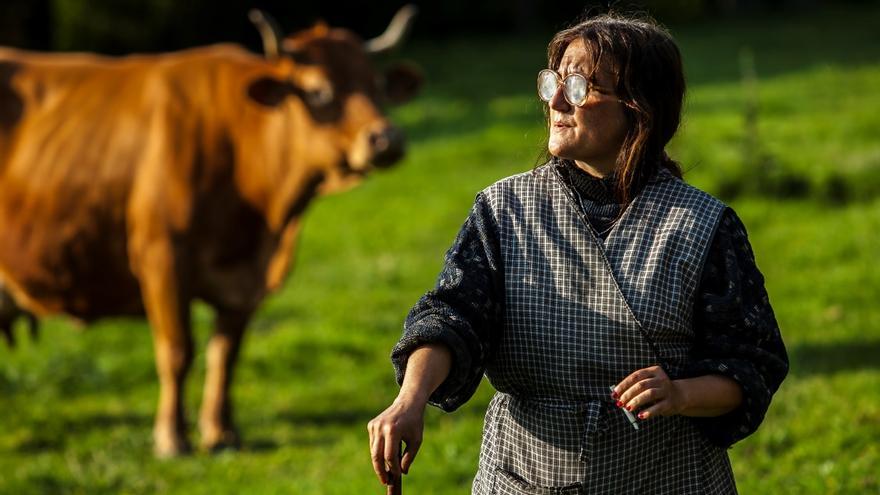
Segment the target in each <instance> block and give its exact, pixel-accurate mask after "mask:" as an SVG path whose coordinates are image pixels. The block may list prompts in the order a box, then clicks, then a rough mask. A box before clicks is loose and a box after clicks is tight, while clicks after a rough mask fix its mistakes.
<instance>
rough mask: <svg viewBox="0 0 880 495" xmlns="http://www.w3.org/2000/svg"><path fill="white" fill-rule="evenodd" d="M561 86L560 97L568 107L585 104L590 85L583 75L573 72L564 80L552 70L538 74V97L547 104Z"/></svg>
mask: <svg viewBox="0 0 880 495" xmlns="http://www.w3.org/2000/svg"><path fill="white" fill-rule="evenodd" d="M560 84H561V85H562V96H564V97H565V101H567V102H568V103H569V104H570V105H574V106H576V107H579V106H581V105H583V104H584V103H586V101H587V96H588V95H589V94H590V89H591V87H592V84H590V82H589V81H587V78H586V77H584V75H583V74H578V73H576V72H573V73H571V74H569V75H567V76H565V77H564V78H563V77H562V76H560V75H559V73H558V72H556V71H555V70H553V69H544V70H542V71H541V72H538V96H539V97H540V98H541V99H542V100H544V101H545V102H547V103H550V100H552V99H553V96H554V95H556V91H558V90H559V85H560Z"/></svg>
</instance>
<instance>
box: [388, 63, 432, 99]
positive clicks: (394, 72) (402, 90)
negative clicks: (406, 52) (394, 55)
mask: <svg viewBox="0 0 880 495" xmlns="http://www.w3.org/2000/svg"><path fill="white" fill-rule="evenodd" d="M424 81H425V76H424V75H422V70H421V69H419V68H418V67H416V66H415V65H414V64H411V63H406V62H400V63H397V64H394V65H392V66H391V67H388V68H387V69H385V88H384V89H385V97H386V98H388V101H389V102H390V103H391V104H394V105H399V104H401V103H406V102H407V101H409V100H411V99H412V98H413V97H414V96H415V95H416V94H418V92H419V89H421V87H422V84H423V83H424Z"/></svg>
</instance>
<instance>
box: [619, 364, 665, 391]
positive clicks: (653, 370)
mask: <svg viewBox="0 0 880 495" xmlns="http://www.w3.org/2000/svg"><path fill="white" fill-rule="evenodd" d="M658 369H660V370H662V368H660V367H659V366H649V367H647V368H642V369H639V370H636V371H633V372H632V373H630V374H629V376H627V377H626V378H624V379H623V380H621V381H620V383H618V384H617V385H615V386H614V393H613V394H612V397H614V398H615V399H619V398H620V396H621V395H623V394H624V392H626V391H627V390H629V388H630V387H632V386H633V385H635V384H636V383H638V382H640V381H642V380H647V379H649V378H654V377H655V376H656V375H657V370H658Z"/></svg>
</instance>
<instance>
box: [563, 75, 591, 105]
mask: <svg viewBox="0 0 880 495" xmlns="http://www.w3.org/2000/svg"><path fill="white" fill-rule="evenodd" d="M562 84H563V85H564V88H563V91H564V92H565V99H566V100H568V102H569V103H571V104H572V105H580V104H582V103H583V102H584V99H586V98H587V80H586V78H584V77H583V76H581V75H580V74H569V75H568V76H566V78H565V79H564V80H563V81H562Z"/></svg>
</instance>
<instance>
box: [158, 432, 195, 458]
mask: <svg viewBox="0 0 880 495" xmlns="http://www.w3.org/2000/svg"><path fill="white" fill-rule="evenodd" d="M154 441H155V444H154V447H153V453H154V454H155V455H156V457H158V458H159V459H173V458H175V457H180V456H182V455H186V454H189V453H190V452H192V446H191V445H190V443H189V442H188V441H187V440H186V438H185V437H182V436H175V435H156V436H155V438H154Z"/></svg>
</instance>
